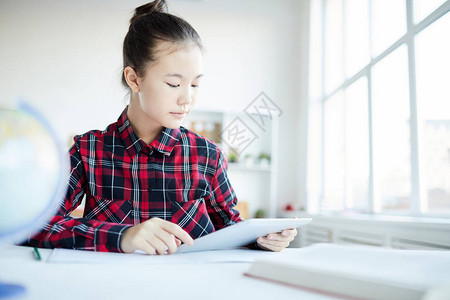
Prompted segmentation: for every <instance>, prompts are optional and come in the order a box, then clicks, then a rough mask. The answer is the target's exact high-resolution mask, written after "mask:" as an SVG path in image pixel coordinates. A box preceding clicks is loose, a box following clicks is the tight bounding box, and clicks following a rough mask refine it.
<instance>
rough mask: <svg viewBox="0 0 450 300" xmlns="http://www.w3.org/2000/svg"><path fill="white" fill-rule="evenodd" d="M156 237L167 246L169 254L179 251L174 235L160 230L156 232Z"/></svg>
mask: <svg viewBox="0 0 450 300" xmlns="http://www.w3.org/2000/svg"><path fill="white" fill-rule="evenodd" d="M155 235H156V236H157V237H158V238H159V239H160V240H161V241H162V242H163V243H164V244H165V245H166V246H167V253H169V254H172V253H175V252H176V251H177V244H176V243H175V237H174V236H173V234H170V233H168V232H167V231H165V230H159V231H157V232H155Z"/></svg>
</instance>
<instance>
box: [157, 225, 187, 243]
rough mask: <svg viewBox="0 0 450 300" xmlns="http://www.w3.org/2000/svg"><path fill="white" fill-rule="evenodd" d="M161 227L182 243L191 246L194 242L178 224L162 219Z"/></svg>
mask: <svg viewBox="0 0 450 300" xmlns="http://www.w3.org/2000/svg"><path fill="white" fill-rule="evenodd" d="M161 227H162V228H163V229H164V230H166V231H167V232H168V233H171V234H173V235H174V236H175V237H177V238H179V239H180V240H181V241H182V242H183V243H185V244H187V245H189V246H192V245H193V244H194V240H193V239H192V238H191V236H190V235H189V234H188V233H187V232H186V231H184V230H183V228H181V227H180V226H178V225H177V224H174V223H171V222H168V221H164V222H161Z"/></svg>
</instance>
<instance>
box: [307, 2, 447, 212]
mask: <svg viewBox="0 0 450 300" xmlns="http://www.w3.org/2000/svg"><path fill="white" fill-rule="evenodd" d="M328 1H329V0H317V3H318V4H319V5H320V6H321V7H320V11H321V15H320V22H319V23H320V34H321V36H320V37H319V38H320V46H321V47H320V48H321V49H320V50H321V51H320V59H319V60H320V72H319V76H320V87H321V89H320V96H319V97H313V96H311V95H310V96H309V106H311V105H317V104H319V105H320V106H321V110H322V113H321V153H320V162H321V165H320V170H321V171H320V183H319V185H320V188H321V189H320V192H319V194H318V195H315V196H316V197H315V196H314V195H311V194H310V193H309V192H310V188H309V185H308V200H307V202H308V203H307V210H308V213H311V214H316V213H323V212H325V213H327V211H324V210H322V209H321V207H322V206H323V203H324V195H325V185H324V178H325V176H324V172H325V166H324V161H325V149H324V142H325V141H324V137H325V103H326V101H328V100H329V99H330V98H332V97H333V96H334V95H335V94H337V93H339V92H341V91H342V92H345V89H346V88H348V87H349V86H351V85H352V84H353V83H355V82H356V81H357V80H359V79H360V78H362V77H366V82H367V93H368V110H369V117H368V121H369V183H368V211H367V212H366V213H371V214H373V213H382V214H388V215H408V216H430V217H447V218H448V217H449V215H448V214H439V213H430V212H425V208H426V205H427V203H428V199H427V191H426V190H427V188H426V186H425V185H424V181H423V180H421V173H422V172H423V171H422V170H424V166H423V160H422V159H420V157H421V154H422V151H423V150H422V149H421V146H420V145H421V143H420V137H421V134H420V128H418V115H417V94H416V73H415V71H416V65H415V63H416V53H415V39H416V36H417V35H418V34H419V33H420V32H421V31H423V30H424V29H426V28H427V27H428V26H429V25H431V24H433V23H434V22H436V21H437V20H439V19H440V18H441V17H442V16H444V15H445V14H447V13H449V11H450V1H445V2H444V3H443V4H441V5H440V6H439V7H438V8H436V9H435V10H434V11H432V12H431V13H430V14H428V16H426V17H425V18H424V19H422V20H421V21H420V22H418V23H417V24H415V23H414V3H413V0H404V1H406V22H407V24H406V33H405V34H404V35H403V36H401V37H400V38H398V39H397V40H396V41H395V42H394V43H392V44H391V45H390V46H389V47H387V48H386V49H385V50H384V51H382V52H381V53H380V54H378V55H376V56H374V55H373V53H372V36H370V37H369V51H370V53H369V62H368V64H367V65H366V66H364V67H363V68H361V69H359V71H357V72H356V73H354V74H353V75H351V76H350V77H345V76H344V79H343V82H342V84H340V85H339V86H338V87H336V88H335V89H333V90H332V91H331V92H329V93H326V85H325V76H324V74H325V70H326V69H325V68H326V65H325V64H326V60H325V53H326V51H325V47H326V40H325V37H326V20H325V14H326V9H327V2H328ZM373 1H376V0H368V6H369V11H370V10H371V7H372V3H373ZM342 4H343V7H342V9H343V11H344V14H345V11H346V5H347V1H346V0H343V3H342ZM314 17H315V16H314V15H311V21H312V20H313V18H314ZM372 25H373V22H372V16H371V14H370V13H369V32H370V35H372ZM342 28H343V30H344V32H343V37H344V40H345V39H346V32H345V20H343V24H342ZM402 45H405V46H406V47H407V55H408V57H407V60H408V82H409V97H410V98H409V104H410V137H411V139H410V149H411V160H410V163H411V195H410V209H409V210H407V211H390V210H383V211H382V212H381V211H380V209H378V208H377V205H376V203H375V199H374V192H375V191H374V177H373V172H374V171H373V120H372V94H373V93H372V69H373V67H374V66H375V65H376V64H377V63H378V62H380V61H381V60H382V59H384V58H385V57H386V56H388V55H389V54H391V53H392V52H394V51H395V50H397V49H398V48H399V47H400V46H402ZM344 55H345V44H344ZM342 59H343V60H344V61H345V57H343V58H342ZM310 68H311V67H310ZM310 70H311V69H310ZM310 72H311V71H310ZM344 101H345V100H344ZM309 131H310V129H309V130H308V132H309ZM346 169H347V166H346ZM345 172H346V173H347V172H348V170H346V171H345ZM346 180H348V177H347V179H346ZM346 202H347V201H345V199H344V203H343V205H344V207H345V208H344V210H347V209H348V207H347V206H346Z"/></svg>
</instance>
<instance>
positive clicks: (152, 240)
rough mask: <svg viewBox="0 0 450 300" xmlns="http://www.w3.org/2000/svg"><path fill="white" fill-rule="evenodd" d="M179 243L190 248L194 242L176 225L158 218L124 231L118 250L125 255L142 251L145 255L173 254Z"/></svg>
mask: <svg viewBox="0 0 450 300" xmlns="http://www.w3.org/2000/svg"><path fill="white" fill-rule="evenodd" d="M181 242H183V243H185V244H187V245H189V246H192V245H193V244H194V240H193V239H192V238H191V237H190V235H189V234H188V233H187V232H186V231H184V230H183V229H182V228H181V227H180V226H178V225H177V224H174V223H171V222H169V221H165V220H163V219H160V218H151V219H150V220H147V221H145V222H142V223H141V224H139V225H136V226H133V227H130V228H128V229H126V230H125V231H124V232H123V234H122V238H121V240H120V249H122V251H123V252H125V253H133V252H134V251H135V250H142V251H144V252H146V253H147V254H150V255H152V254H155V252H156V253H158V254H160V255H161V254H165V253H166V250H167V253H168V254H171V253H175V252H176V251H177V249H178V247H179V246H180V245H181Z"/></svg>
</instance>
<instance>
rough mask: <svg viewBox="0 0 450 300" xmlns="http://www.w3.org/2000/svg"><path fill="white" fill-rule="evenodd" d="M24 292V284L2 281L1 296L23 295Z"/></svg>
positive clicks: (0, 285) (0, 283)
mask: <svg viewBox="0 0 450 300" xmlns="http://www.w3.org/2000/svg"><path fill="white" fill-rule="evenodd" d="M24 294H25V287H24V286H22V285H17V284H7V283H3V282H0V298H6V297H15V296H22V295H24Z"/></svg>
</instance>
